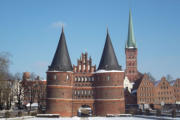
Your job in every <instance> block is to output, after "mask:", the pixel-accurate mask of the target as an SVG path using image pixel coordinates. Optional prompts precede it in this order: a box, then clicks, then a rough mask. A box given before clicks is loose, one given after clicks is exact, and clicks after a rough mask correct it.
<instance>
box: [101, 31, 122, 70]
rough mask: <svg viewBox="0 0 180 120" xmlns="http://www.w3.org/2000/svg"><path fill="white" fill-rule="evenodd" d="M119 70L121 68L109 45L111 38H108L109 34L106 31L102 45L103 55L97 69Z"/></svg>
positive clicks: (110, 44)
mask: <svg viewBox="0 0 180 120" xmlns="http://www.w3.org/2000/svg"><path fill="white" fill-rule="evenodd" d="M100 69H104V70H121V66H119V64H118V61H117V58H116V55H115V52H114V48H113V46H112V43H111V38H110V36H109V32H108V29H107V36H106V43H105V45H104V50H103V54H102V57H101V61H100V64H99V67H98V70H100Z"/></svg>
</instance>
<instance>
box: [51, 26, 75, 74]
mask: <svg viewBox="0 0 180 120" xmlns="http://www.w3.org/2000/svg"><path fill="white" fill-rule="evenodd" d="M54 70H56V71H72V70H73V68H72V64H71V60H70V57H69V53H68V49H67V45H66V39H65V35H64V29H63V28H62V32H61V36H60V39H59V43H58V46H57V49H56V53H55V55H54V58H53V61H52V63H51V66H49V71H54Z"/></svg>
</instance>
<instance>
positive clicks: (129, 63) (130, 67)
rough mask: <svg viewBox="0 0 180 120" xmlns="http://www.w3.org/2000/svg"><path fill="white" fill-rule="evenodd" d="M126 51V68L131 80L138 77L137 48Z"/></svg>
mask: <svg viewBox="0 0 180 120" xmlns="http://www.w3.org/2000/svg"><path fill="white" fill-rule="evenodd" d="M125 53H126V70H125V74H126V76H127V77H128V79H129V80H130V81H131V82H134V81H135V80H137V79H138V70H137V48H134V49H128V48H126V49H125Z"/></svg>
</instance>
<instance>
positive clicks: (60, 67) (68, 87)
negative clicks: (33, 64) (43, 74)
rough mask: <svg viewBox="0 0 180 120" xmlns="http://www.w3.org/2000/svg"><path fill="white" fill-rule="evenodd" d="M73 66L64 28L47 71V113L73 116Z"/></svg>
mask: <svg viewBox="0 0 180 120" xmlns="http://www.w3.org/2000/svg"><path fill="white" fill-rule="evenodd" d="M72 79H73V68H72V64H71V60H70V57H69V53H68V49H67V45H66V39H65V35H64V29H63V28H62V32H61V36H60V39H59V43H58V46H57V49H56V52H55V55H54V58H53V61H52V63H51V65H50V66H49V69H48V71H47V99H46V103H47V108H46V109H47V111H46V112H47V113H50V114H60V115H61V116H72Z"/></svg>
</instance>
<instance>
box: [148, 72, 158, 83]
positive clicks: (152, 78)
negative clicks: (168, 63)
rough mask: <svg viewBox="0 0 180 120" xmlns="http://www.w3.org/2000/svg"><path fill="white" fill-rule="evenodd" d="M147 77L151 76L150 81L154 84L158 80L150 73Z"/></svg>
mask: <svg viewBox="0 0 180 120" xmlns="http://www.w3.org/2000/svg"><path fill="white" fill-rule="evenodd" d="M147 75H148V76H149V80H151V81H152V82H155V81H156V79H155V78H154V76H153V75H152V74H151V73H150V72H148V73H147Z"/></svg>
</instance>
